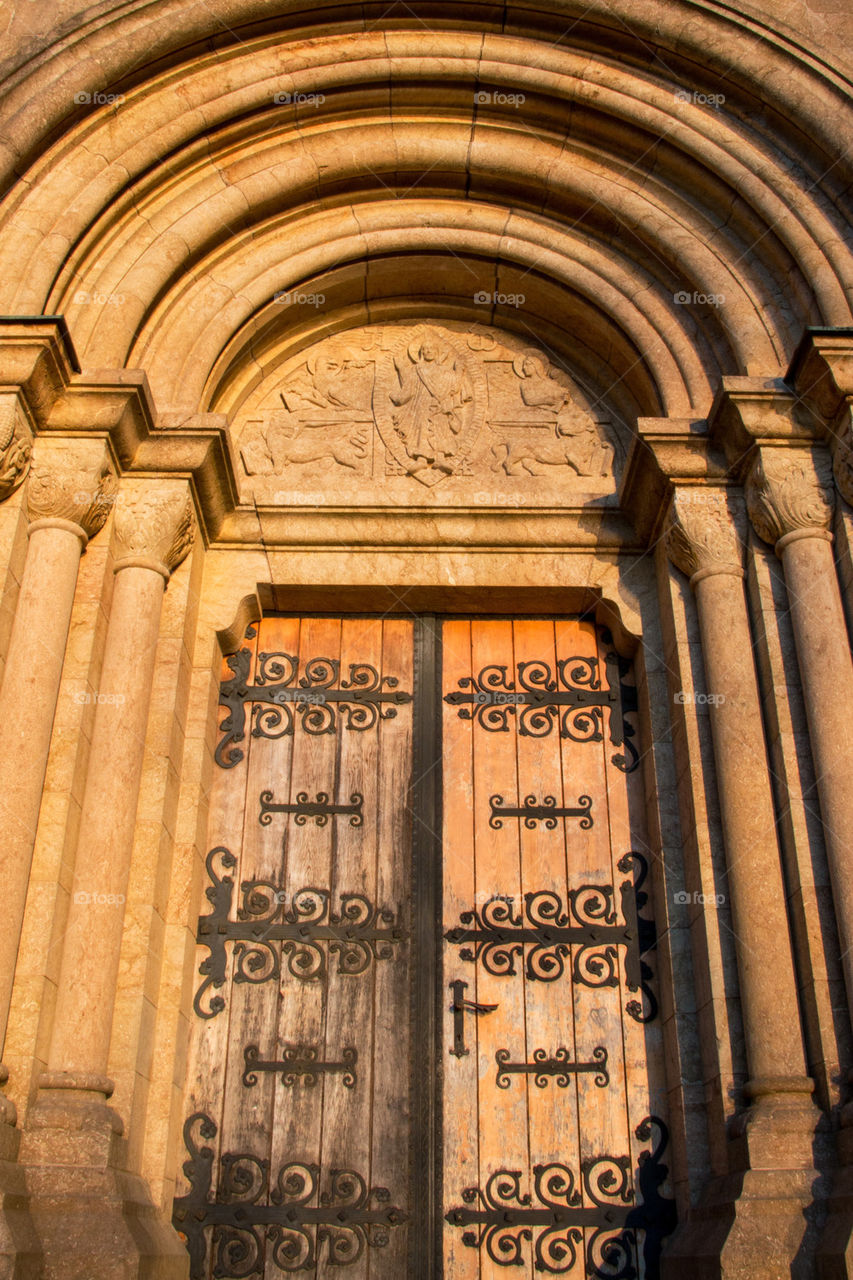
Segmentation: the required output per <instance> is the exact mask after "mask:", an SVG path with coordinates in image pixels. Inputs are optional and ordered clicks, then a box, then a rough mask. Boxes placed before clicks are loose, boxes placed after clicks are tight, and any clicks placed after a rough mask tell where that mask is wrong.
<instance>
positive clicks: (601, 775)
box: [555, 619, 629, 1262]
mask: <svg viewBox="0 0 853 1280" xmlns="http://www.w3.org/2000/svg"><path fill="white" fill-rule="evenodd" d="M555 634H556V647H557V659H558V661H559V660H565V659H570V658H580V659H581V660H582V661H581V662H580V663H579V664H572V663H570V664H569V666H568V667H567V668H566V670H567V673H569V674H570V673H571V670H572V669H573V667H574V666H577V667H578V669H579V670H580V671H582V672H583V675H582V676H581V678H582V679H584V678H585V677H586V674H587V672H588V671H589V668H587V667H586V660H590V661H592V662H593V663H594V662H595V660H596V659H597V658H598V647H597V642H596V634H595V627H594V625H593V624H592V623H591V622H578V621H575V620H570V619H558V620H557V622H556V624H555ZM596 677H597V679H598V680H600V682H601V684H602V686H603V684H604V683H605V674H604V672H603V670H601V668H600V666H599V668H598V670H597V672H596ZM570 679H571V676H570ZM607 716H608V713H607V712H604V713H603V716H602V718H601V720H600V722H599V731H601V730H603V739H602V740H601V741H598V742H596V741H592V740H588V741H574V740H573V739H572V738H571V737H568V738H562V739H561V748H562V760H563V788H564V795H568V796H575V797H576V795H579V794H581V793H582V792H585V793H587V794H589V795H590V796H592V797H593V813H594V818H595V823H594V826H593V827H592V829H591V830H589V831H587V832H583V831H581V830H580V829H578V831H577V832H576V834H575V838H574V839H572V841H571V842H570V843H569V844H568V845H567V849H568V883H569V886H570V887H571V888H577V887H579V886H581V885H593V886H601V887H602V888H605V889H609V888H610V887H611V886H612V877H613V866H612V860H611V854H610V847H611V846H610V824H609V818H608V792H607V780H606V775H605V765H604V749H605V745H606V742H607V734H608V724H607ZM571 731H572V732H574V733H577V734H578V736H584V735H583V730H582V728H581V726H580V725H579V724H578V722H577V721H574V723H573V725H572V730H571ZM578 788H581V790H578ZM611 903H612V907H613V911H614V912H615V916H616V918H617V919H621V905H620V903H619V901H618V895H617V894H613V897H612V899H611ZM580 950H581V948H579V947H577V946H576V947H574V948H573V954H572V960H573V961H574V960H575V958H576V957H577V956H578V952H579V951H580ZM614 950H615V954H614V958H613V961H612V965H613V973H614V974H615V975H616V977H617V985H615V986H600V987H594V986H587V985H585V984H584V983H582V982H576V983H575V984H574V989H573V992H572V997H573V1005H574V1023H575V1048H576V1052H577V1054H578V1057H579V1058H581V1059H582V1060H584V1061H592V1060H594V1051H595V1049H596V1048H597V1047H598V1046H604V1048H605V1049H606V1050H607V1071H608V1074H609V1077H610V1080H609V1084H608V1085H607V1087H606V1089H599V1088H597V1086H596V1085H595V1080H594V1077H593V1076H592V1075H583V1076H579V1077H578V1087H577V1099H578V1117H579V1133H580V1154H581V1159H582V1160H583V1159H589V1158H595V1157H598V1156H603V1155H610V1156H623V1155H626V1154H627V1153H628V1151H629V1142H628V1124H627V1114H626V1109H625V1062H624V1047H623V1041H622V991H621V988H620V986H619V985H618V975H619V969H620V957H619V955H618V949H614ZM584 954H586V955H587V956H589V955H590V954H591V953H590V952H589V951H587V952H585V953H582V954H581V956H580V958H579V963H580V965H581V967H582V968H583V969H584V970H585V971H586V972H589V969H588V967H587V966H586V965H585V964H584ZM592 954H593V955H595V954H596V952H592ZM604 972H605V973H608V972H609V965H608V962H607V961H606V960H605V963H604ZM591 976H593V975H591ZM620 1203H621V1202H620ZM584 1204H585V1206H587V1207H592V1204H593V1202H592V1200H591V1199H590V1198H589V1197H588V1196H587V1194H586V1191H584ZM585 1234H586V1240H585V1244H587V1245H588V1244H589V1242H590V1239H591V1237H592V1235H593V1232H592V1231H590V1230H587V1232H586V1233H585ZM598 1260H599V1262H600V1258H599V1259H598Z"/></svg>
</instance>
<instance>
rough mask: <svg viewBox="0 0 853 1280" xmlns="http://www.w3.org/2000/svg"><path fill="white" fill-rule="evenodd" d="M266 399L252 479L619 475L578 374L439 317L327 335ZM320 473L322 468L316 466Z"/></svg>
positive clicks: (351, 483) (257, 423)
mask: <svg viewBox="0 0 853 1280" xmlns="http://www.w3.org/2000/svg"><path fill="white" fill-rule="evenodd" d="M272 394H274V396H275V402H274V403H272V404H271V403H270V400H271V394H270V393H267V394H266V398H265V399H264V397H260V400H259V403H258V409H257V410H256V411H255V413H254V414H252V415H250V414H248V413H247V415H246V418H245V421H244V423H243V426H242V430H241V432H240V454H241V457H242V460H243V466H244V468H245V471H246V474H247V475H248V476H252V477H277V478H280V479H283V480H285V482H287V483H290V484H292V485H294V486H299V485H300V483H301V481H302V480H303V479H305V478H306V477H307V478H311V476H312V475H313V476H319V477H320V479H321V480H322V481H323V482H325V483H328V476H329V474H330V468H331V474H332V475H334V474H335V472H337V474H338V475H339V477H340V479H341V481H342V482H344V483H345V484H346V485H347V490H346V492H348V493H350V492H352V491H353V490H354V489H357V488H358V486H359V485H360V486H361V491H363V492H364V493H365V494H367V493H369V492H370V490H371V488H375V486H376V485H377V484H378V485H379V486H382V485H383V484H386V483H387V482H388V481H389V480H390V481H391V482H392V483H393V480H392V479H391V478H393V477H402V478H404V479H406V478H407V479H409V480H416V481H418V482H419V483H420V484H422V485H424V486H426V487H428V488H432V487H433V486H436V485H439V484H441V483H445V484H446V482H448V481H449V480H451V479H457V480H458V479H460V478H463V477H468V476H474V475H479V476H481V477H482V476H485V475H489V474H492V475H495V476H496V477H497V478H499V479H498V480H497V487H501V486H504V487H505V481H506V479H507V478H509V479H512V480H516V481H519V480H520V481H529V480H530V478H531V477H539V476H548V477H549V478H551V479H554V480H560V479H561V478H570V477H572V476H584V477H592V478H596V479H599V478H601V477H610V476H611V475H612V474H613V471H614V466H615V463H616V450H615V448H614V443H613V442H612V441H611V439H610V438H608V435H609V433H608V426H607V424H606V423H602V422H600V421H597V420H596V418H595V417H594V416H593V414H592V413H591V412H590V411H589V410H588V409H587V408H585V407H583V405H582V403H581V402H580V400H579V398H578V390H577V388H576V387H575V386H574V385H573V384H572V382H571V380H570V378H569V377H568V376H567V375H566V374H565V373H564V372H563V371H562V369H558V368H557V367H555V366H554V365H553V364H552V363H551V362H550V361H549V360H548V358H547V357H546V356H545V355H544V354H543V352H541V351H539V350H537V349H535V348H530V347H521V344H520V343H519V342H518V340H517V339H513V338H512V337H510V336H508V335H507V336H504V335H500V340H499V339H498V338H496V337H495V336H494V335H493V334H490V333H484V332H479V331H470V330H466V329H463V328H462V327H461V326H460V327H459V328H457V329H452V328H450V327H448V326H444V325H437V324H427V323H421V324H399V325H393V324H390V325H382V326H365V327H363V328H362V329H359V330H353V331H350V332H348V333H346V334H340V335H335V336H334V337H331V338H326V339H324V341H323V342H322V343H321V344H319V346H318V347H317V348H315V349H313V350H312V351H311V352H309V353H308V355H307V356H305V357H303V358H302V359H297V360H296V361H295V363H293V364H292V365H291V367H290V369H289V370H288V371H287V372H286V373H285V375H284V377H283V378H282V379H281V380H280V381H279V383H278V385H277V386H276V388H275V390H274V393H272ZM311 468H313V471H312V470H311Z"/></svg>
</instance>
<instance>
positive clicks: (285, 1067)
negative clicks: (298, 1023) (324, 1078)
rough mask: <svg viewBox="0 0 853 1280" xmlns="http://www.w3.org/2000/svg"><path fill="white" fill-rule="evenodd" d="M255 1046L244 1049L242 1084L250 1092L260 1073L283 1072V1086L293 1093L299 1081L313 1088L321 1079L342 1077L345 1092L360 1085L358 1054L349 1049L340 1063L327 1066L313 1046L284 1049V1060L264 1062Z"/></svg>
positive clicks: (296, 1046)
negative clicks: (358, 1078) (335, 1076)
mask: <svg viewBox="0 0 853 1280" xmlns="http://www.w3.org/2000/svg"><path fill="white" fill-rule="evenodd" d="M260 1054H261V1051H260V1049H259V1048H258V1046H257V1045H256V1044H247V1045H246V1046H245V1048H244V1049H243V1062H244V1064H245V1065H244V1070H243V1084H244V1085H246V1087H247V1088H249V1089H251V1088H252V1086H253V1085H256V1084H257V1083H258V1072H259V1071H260V1072H279V1071H280V1072H281V1083H282V1084H283V1085H285V1086H286V1087H287V1088H289V1089H292V1088H293V1086H294V1085H295V1084H296V1082H297V1080H299V1079H301V1080H302V1083H303V1084H305V1085H307V1086H309V1087H310V1086H311V1085H315V1084H316V1083H317V1080H318V1078H319V1076H321V1075H340V1076H342V1077H343V1078H342V1081H341V1083H342V1084H343V1086H344V1088H345V1089H352V1088H353V1087H354V1086H355V1085H356V1083H357V1076H356V1073H355V1068H356V1063H357V1062H358V1050H357V1049H352V1048H347V1049H342V1050H341V1061H340V1062H324V1061H322V1060H321V1058H320V1050H319V1049H318V1048H317V1046H316V1045H313V1044H285V1045H282V1057H281V1058H262V1057H261V1056H260Z"/></svg>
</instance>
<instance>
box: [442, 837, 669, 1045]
mask: <svg viewBox="0 0 853 1280" xmlns="http://www.w3.org/2000/svg"><path fill="white" fill-rule="evenodd" d="M617 865H618V867H619V870H620V871H625V872H627V871H631V870H632V869H633V868H634V867H636V868H637V876H636V880H623V882H622V884H621V885H620V886H619V892H620V897H621V906H622V922H621V923H620V921H619V920H618V918H617V915H616V909H615V906H614V901H613V896H614V888H613V885H596V884H583V885H579V886H578V887H577V888H574V889H569V891H568V893H567V895H566V897H567V904H568V905H567V906H566V904H564V902H563V899H562V898H561V897H560V895H559V894H557V893H554V892H552V891H551V890H550V889H540V890H539V891H538V892H537V893H526V894H525V895H524V908H523V913H522V911H521V910H518V911H516V909H515V899H514V898H510V897H503V896H502V895H500V894H496V895H495V896H494V897H493V898H490V899H489V900H488V902H486V903H484V905H483V906H482V907H481V908H480V910H479V911H463V912H462V914H461V915H460V917H459V921H460V924H459V927H457V928H454V929H448V930H447V932H446V933H445V935H444V937H445V938H446V940H447V941H448V942H450V943H452V944H453V945H455V946H460V945H461V948H462V949H461V950H460V952H459V958H460V959H461V960H469V961H472V962H476V961H479V962H480V963H482V964H483V966H484V968H485V969H486V971H487V972H488V973H490V974H492V976H493V977H496V978H502V977H512V976H513V975H514V974H515V973H516V967H515V962H516V959H521V960H523V963H524V974H525V977H526V978H527V979H528V980H529V981H531V982H556V981H557V980H558V979H560V978H562V977H563V976H564V974H565V972H566V961H567V959H568V958H570V971H571V977H572V981H574V982H576V983H580V984H581V985H582V986H585V987H616V986H618V985H619V970H618V959H617V957H618V951H617V948H618V947H620V946H624V947H625V963H624V973H625V985H626V986H627V987H628V990H629V991H641V992H642V994H643V1000H642V1001H641V1000H629V1001H628V1003H627V1005H626V1006H625V1008H626V1012H627V1013H628V1014H629V1015H630V1016H631V1017H632V1018H633V1019H634V1020H635V1021H636V1022H651V1021H652V1020H653V1019H654V1018H656V1017H657V1011H658V1005H657V999H656V997H655V994H654V992H653V991H652V988H651V986H650V985H649V982H650V980H651V978H652V977H653V976H654V975H653V973H652V970H651V968H650V966H649V965H648V964H647V963H646V961H645V960H644V959H643V956H644V955H646V954H647V953H648V952H649V951H653V950H654V948H655V947H656V946H657V932H656V929H655V924H654V921H653V920H646V919H643V918H642V917H641V916H640V914H639V913H640V911H641V910H642V908H643V907H644V906H645V905H646V902H647V900H648V894H646V893H645V892H644V891H643V890H642V889H641V886H642V884H643V883H644V881H645V879H646V876H647V875H648V866H649V864H648V863H647V862H646V859H645V858H644V857H643V855H642V854H641V853H634V852H632V853H626V854H625V856H624V857H623V858H621V859H620V860H619V862H618V864H617Z"/></svg>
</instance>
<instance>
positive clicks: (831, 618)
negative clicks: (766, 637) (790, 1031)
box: [780, 537, 853, 1011]
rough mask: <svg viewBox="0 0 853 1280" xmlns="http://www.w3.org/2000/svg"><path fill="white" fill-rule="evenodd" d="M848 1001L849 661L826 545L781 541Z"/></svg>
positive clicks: (852, 715)
mask: <svg viewBox="0 0 853 1280" xmlns="http://www.w3.org/2000/svg"><path fill="white" fill-rule="evenodd" d="M781 542H782V544H784V545H783V546H782V547H781V548H780V554H781V559H782V565H783V568H784V572H785V582H786V584H787V587H788V596H789V600H790V605H791V622H792V625H793V628H794V637H795V641H796V645H797V661H798V664H799V668H800V676H801V678H802V682H803V694H804V696H805V704H806V718H807V720H808V726H809V738H810V741H811V749H812V757H813V759H814V766H815V774H816V777H817V789H818V796H819V799H820V811H821V818H822V821H823V831H824V839H825V841H826V850H827V857H828V861H829V870H830V876H831V877H832V888H833V898H834V901H835V911H836V918H837V920H838V926H839V933H840V934H841V954H842V960H843V964H844V976H845V981H846V984H847V998H848V1002H849V1004H850V1006H851V1011H853V783H851V776H850V757H851V751H853V661H851V658H850V646H849V644H848V641H847V631H846V627H845V622H844V615H843V612H842V605H841V596H840V593H839V588H838V579H837V577H836V573H835V563H834V560H833V556H832V547H831V544H830V542H829V541H828V540H827V539H826V538H823V537H804V538H793V539H790V540H786V539H784V538H783V539H781Z"/></svg>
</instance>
